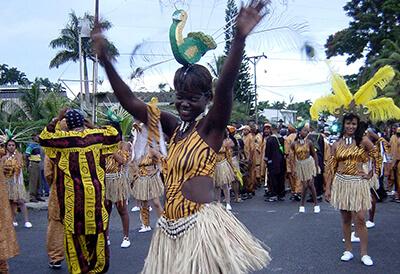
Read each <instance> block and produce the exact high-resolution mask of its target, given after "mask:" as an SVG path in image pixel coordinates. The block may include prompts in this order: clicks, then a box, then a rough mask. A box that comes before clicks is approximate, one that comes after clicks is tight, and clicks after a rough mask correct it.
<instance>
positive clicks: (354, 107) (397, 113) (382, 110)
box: [310, 66, 400, 122]
mask: <svg viewBox="0 0 400 274" xmlns="http://www.w3.org/2000/svg"><path fill="white" fill-rule="evenodd" d="M394 76H395V72H394V70H393V68H392V67H391V66H384V67H382V68H380V69H379V70H378V71H377V72H376V73H375V74H374V76H373V77H372V78H371V79H370V80H368V81H367V82H366V83H365V84H364V85H362V86H361V87H360V88H359V89H358V91H357V92H356V93H355V94H354V95H353V94H352V93H351V92H350V90H349V88H348V86H347V85H346V82H345V80H344V79H343V77H342V76H340V75H338V74H337V73H334V72H332V79H331V83H332V94H330V95H327V96H324V97H321V98H319V99H317V100H316V101H315V102H314V104H313V105H312V107H311V108H310V115H311V119H312V120H317V119H318V117H319V114H320V113H322V112H329V114H331V115H333V116H335V117H337V118H339V119H340V118H342V117H343V116H344V115H345V114H348V113H353V114H356V115H357V116H359V117H360V119H361V120H364V121H367V120H370V121H372V122H378V121H387V120H390V119H400V108H398V107H397V106H396V105H395V104H394V101H393V99H392V98H388V97H379V98H376V97H377V96H378V90H377V89H380V90H382V89H383V88H384V87H385V86H386V85H387V84H388V83H390V81H391V80H392V79H393V77H394Z"/></svg>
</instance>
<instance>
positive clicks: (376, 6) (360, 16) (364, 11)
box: [325, 0, 400, 64]
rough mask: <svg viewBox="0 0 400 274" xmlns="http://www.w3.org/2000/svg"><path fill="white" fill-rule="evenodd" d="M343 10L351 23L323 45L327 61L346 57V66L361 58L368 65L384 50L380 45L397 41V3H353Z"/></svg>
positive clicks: (399, 13) (399, 8)
mask: <svg viewBox="0 0 400 274" xmlns="http://www.w3.org/2000/svg"><path fill="white" fill-rule="evenodd" d="M343 9H344V10H345V11H346V14H347V15H348V16H349V17H351V18H352V21H351V22H350V24H349V27H347V28H345V29H343V30H341V31H338V32H337V33H335V34H333V35H330V36H329V38H328V40H327V42H326V44H325V48H326V54H327V56H328V58H329V57H332V56H336V55H344V54H348V55H349V57H348V58H347V63H348V64H350V63H353V62H355V61H356V60H358V59H361V58H363V57H366V64H370V63H371V59H372V58H373V57H375V56H376V55H377V54H378V53H379V52H380V50H381V49H382V47H383V44H382V43H381V41H383V40H385V39H390V40H392V41H397V40H399V39H400V24H399V22H400V5H399V1H398V0H352V1H349V2H348V3H347V4H346V5H345V6H344V7H343Z"/></svg>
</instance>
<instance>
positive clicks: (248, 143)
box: [240, 125, 256, 199]
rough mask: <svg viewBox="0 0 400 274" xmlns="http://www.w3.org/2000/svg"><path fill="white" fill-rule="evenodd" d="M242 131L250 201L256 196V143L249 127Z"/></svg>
mask: <svg viewBox="0 0 400 274" xmlns="http://www.w3.org/2000/svg"><path fill="white" fill-rule="evenodd" d="M240 129H241V130H242V139H243V144H244V147H243V151H244V155H245V161H246V164H247V166H246V172H245V173H244V175H245V189H246V195H247V198H248V199H251V198H253V194H255V191H254V188H255V183H256V182H255V179H256V178H255V176H254V175H255V173H254V167H255V163H254V161H253V160H254V153H255V148H254V146H255V143H254V136H253V134H251V128H250V126H248V125H245V126H243V127H242V128H240Z"/></svg>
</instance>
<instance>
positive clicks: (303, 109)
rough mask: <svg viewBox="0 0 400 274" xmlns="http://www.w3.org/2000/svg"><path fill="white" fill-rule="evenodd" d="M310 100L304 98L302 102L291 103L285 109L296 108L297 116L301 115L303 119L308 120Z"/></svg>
mask: <svg viewBox="0 0 400 274" xmlns="http://www.w3.org/2000/svg"><path fill="white" fill-rule="evenodd" d="M311 104H312V103H311V101H310V100H305V101H304V102H297V103H292V104H289V105H288V106H287V109H290V110H297V114H296V115H297V116H298V117H299V116H301V117H303V119H305V120H309V119H310V118H311V117H310V108H311Z"/></svg>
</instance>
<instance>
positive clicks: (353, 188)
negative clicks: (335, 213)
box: [327, 141, 374, 212]
mask: <svg viewBox="0 0 400 274" xmlns="http://www.w3.org/2000/svg"><path fill="white" fill-rule="evenodd" d="M372 154H374V151H371V157H373V155H372ZM369 160H370V156H369V155H368V153H367V151H366V150H365V149H364V148H363V147H361V146H357V145H356V142H353V143H352V144H351V145H345V143H344V142H343V141H342V142H340V143H339V144H338V146H337V148H336V151H334V153H333V155H331V157H330V159H329V161H328V165H327V168H328V172H329V174H330V175H334V179H333V182H332V190H331V204H332V205H333V207H335V208H336V209H340V210H348V211H356V212H358V211H360V210H368V209H370V208H371V195H370V180H367V179H364V178H362V177H361V176H360V175H359V171H360V170H362V169H364V166H365V165H366V164H368V161H369ZM339 163H342V164H341V170H340V171H337V169H338V166H339ZM364 171H366V172H368V170H364Z"/></svg>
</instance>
